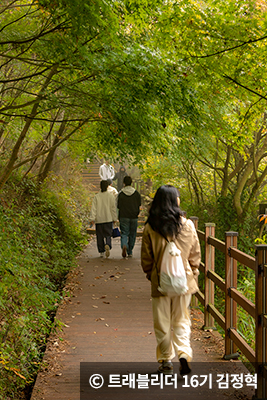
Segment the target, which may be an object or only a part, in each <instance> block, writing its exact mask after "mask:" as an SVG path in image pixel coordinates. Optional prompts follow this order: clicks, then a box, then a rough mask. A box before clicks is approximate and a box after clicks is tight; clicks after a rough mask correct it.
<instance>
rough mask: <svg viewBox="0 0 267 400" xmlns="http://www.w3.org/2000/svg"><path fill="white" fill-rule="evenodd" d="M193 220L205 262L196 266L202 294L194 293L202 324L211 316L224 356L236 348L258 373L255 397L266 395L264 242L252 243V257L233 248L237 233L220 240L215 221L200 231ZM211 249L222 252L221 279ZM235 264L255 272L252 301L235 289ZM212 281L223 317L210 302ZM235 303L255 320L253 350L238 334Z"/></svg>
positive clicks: (208, 322) (209, 321)
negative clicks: (222, 304)
mask: <svg viewBox="0 0 267 400" xmlns="http://www.w3.org/2000/svg"><path fill="white" fill-rule="evenodd" d="M193 222H194V224H195V227H196V229H197V234H198V237H199V240H200V241H203V242H204V243H205V263H203V262H201V264H200V268H199V270H200V272H202V273H204V275H205V282H204V284H205V287H204V293H201V292H200V291H198V292H197V293H196V294H195V297H196V298H197V299H198V300H199V301H200V303H201V304H202V305H203V306H204V318H205V325H204V327H207V325H211V327H212V322H213V319H214V320H215V321H216V322H217V323H218V324H219V325H220V326H221V327H222V328H223V329H224V331H225V358H226V359H230V358H231V357H232V358H234V357H235V356H236V355H237V354H238V353H235V351H236V349H237V348H238V349H239V350H240V351H241V352H242V353H243V354H244V355H245V357H246V358H247V359H248V360H249V361H250V362H251V363H253V364H254V365H255V369H256V373H257V376H258V386H257V389H256V397H255V399H257V398H258V399H260V398H262V399H263V398H267V367H266V363H267V245H257V246H255V248H256V257H252V256H250V255H248V254H246V253H244V252H242V251H240V250H238V249H237V236H238V233H237V232H226V234H225V242H222V241H221V240H219V239H217V238H215V224H206V228H205V232H201V231H200V230H198V220H197V218H196V217H194V221H193ZM215 249H216V250H218V251H220V252H222V253H224V254H225V281H224V280H223V279H222V278H221V277H220V276H219V275H218V274H217V273H216V272H215V271H214V266H215V251H214V250H215ZM237 263H240V264H242V265H244V266H246V267H248V268H250V269H251V270H253V271H254V272H255V277H256V282H255V304H254V303H253V302H252V301H250V300H249V299H247V298H246V297H245V296H244V295H243V294H242V293H241V292H240V291H239V290H237ZM214 284H215V285H216V286H217V287H218V288H220V289H221V290H222V291H224V292H225V316H223V315H222V314H221V313H220V312H219V310H218V309H217V308H216V307H215V305H214V288H213V285H214ZM237 304H238V305H239V306H240V307H242V308H243V309H244V310H245V311H246V312H247V313H248V314H249V315H251V316H252V317H253V318H254V319H255V324H256V329H255V342H256V346H255V351H254V350H253V349H252V348H251V347H250V346H249V344H248V343H246V341H245V339H244V338H243V337H242V336H241V335H240V334H239V333H238V326H237ZM209 314H210V315H211V316H212V319H211V318H210V317H209Z"/></svg>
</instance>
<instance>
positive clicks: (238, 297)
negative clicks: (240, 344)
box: [229, 288, 256, 319]
mask: <svg viewBox="0 0 267 400" xmlns="http://www.w3.org/2000/svg"><path fill="white" fill-rule="evenodd" d="M229 296H230V297H231V298H232V299H234V300H235V301H236V302H237V303H238V304H239V305H240V306H241V307H242V308H243V309H244V310H245V311H247V312H248V313H249V314H250V315H251V316H252V317H253V318H254V319H255V318H256V310H255V304H253V303H252V301H250V300H248V299H247V298H246V297H245V296H243V294H242V293H240V292H239V291H238V290H236V289H234V288H230V289H229Z"/></svg>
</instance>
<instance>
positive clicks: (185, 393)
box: [31, 238, 254, 400]
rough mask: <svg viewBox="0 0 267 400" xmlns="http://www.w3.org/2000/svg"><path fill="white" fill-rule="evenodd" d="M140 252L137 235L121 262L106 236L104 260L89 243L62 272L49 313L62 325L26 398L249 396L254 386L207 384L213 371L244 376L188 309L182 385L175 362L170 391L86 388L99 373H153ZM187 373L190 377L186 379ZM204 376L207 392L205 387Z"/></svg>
mask: <svg viewBox="0 0 267 400" xmlns="http://www.w3.org/2000/svg"><path fill="white" fill-rule="evenodd" d="M140 247H141V238H138V239H137V243H136V246H135V248H134V257H133V258H131V259H122V257H121V249H120V241H119V239H113V249H112V250H111V256H110V258H108V259H101V258H99V255H98V253H97V250H96V244H95V242H94V241H92V242H91V243H89V244H88V246H87V247H86V248H85V250H84V252H83V253H82V254H81V255H80V256H79V257H78V260H77V262H78V266H77V269H75V270H74V271H72V272H71V273H70V274H69V277H68V281H67V285H66V288H65V291H66V295H65V297H64V299H63V301H62V304H60V306H59V308H58V311H57V315H56V318H57V319H58V320H60V321H62V323H63V326H62V331H59V332H57V333H55V334H52V335H51V336H50V338H49V341H48V345H47V349H46V353H45V357H44V362H43V366H42V369H41V372H40V373H39V375H38V377H37V380H36V383H35V387H34V390H33V393H32V397H31V400H85V399H90V400H94V399H100V400H105V399H106V398H107V399H109V400H113V399H114V400H115V399H116V400H117V399H127V400H130V399H132V398H134V399H146V400H150V399H153V400H155V399H164V400H165V399H176V398H178V397H179V400H180V399H181V400H183V399H189V398H192V396H195V398H196V399H205V400H207V399H227V396H231V397H232V398H234V399H251V398H252V395H253V394H254V388H251V387H248V386H247V385H244V387H243V388H242V389H234V388H233V387H231V385H230V386H229V389H227V390H223V389H219V388H218V383H216V384H215V382H216V379H217V378H218V377H217V374H226V373H229V374H239V375H240V373H242V372H243V373H245V374H246V373H248V371H247V370H246V369H245V368H244V367H243V365H242V364H241V363H240V362H236V361H235V362H232V361H224V360H222V356H223V340H222V339H221V338H220V337H219V335H218V333H216V332H215V333H214V332H205V331H203V330H201V329H200V328H201V326H203V319H202V314H201V312H200V311H198V310H191V314H192V346H193V352H194V363H193V369H192V373H191V374H190V375H189V376H188V381H186V380H185V379H184V378H182V377H180V375H179V362H178V360H176V361H175V360H174V372H175V374H177V377H176V375H175V379H177V382H176V385H177V389H175V390H176V392H174V386H175V385H174V383H172V385H169V386H168V387H167V388H166V387H164V389H160V385H155V386H153V390H154V391H153V390H152V389H151V388H150V389H149V390H145V389H143V390H142V389H135V390H133V389H132V390H131V389H129V386H128V387H124V388H114V387H112V388H111V387H109V388H107V387H106V388H104V387H103V388H101V389H98V390H96V389H91V387H90V386H89V384H88V378H89V377H90V376H91V375H92V374H93V373H95V371H100V372H99V373H102V375H103V374H104V375H105V374H106V375H107V374H116V373H117V374H119V373H118V371H123V374H126V373H127V372H128V373H130V372H131V371H132V370H131V368H135V369H136V377H137V373H138V374H143V375H145V374H153V373H155V372H156V370H157V367H158V364H157V362H156V358H155V353H156V351H155V348H156V339H155V335H154V331H153V323H152V312H151V299H150V283H149V282H148V281H147V280H146V279H145V275H144V273H143V272H142V269H141V265H140ZM85 362H86V363H89V364H87V365H86V367H87V369H86V371H85V369H84V368H83V369H82V372H83V375H84V373H85V383H84V385H83V387H82V392H81V393H82V394H81V395H80V363H85ZM99 363H100V364H99ZM83 366H84V365H83ZM138 368H139V369H138ZM113 371H114V372H113ZM116 371H117V372H116ZM125 371H126V372H125ZM193 375H197V378H196V380H191V381H190V379H191V378H192V376H193ZM200 375H202V377H200ZM204 376H206V378H205V377H204ZM192 379H194V378H192ZM205 379H207V382H206V383H205V384H204V383H203V382H204V380H205ZM210 379H211V381H213V383H212V389H210V388H209V385H211V383H210V382H211V381H210ZM197 381H198V383H197ZM186 383H187V386H185V384H186ZM202 383H203V385H200V384H202ZM135 384H136V385H137V382H136V383H135ZM183 385H184V386H183ZM193 386H195V387H193ZM136 387H137V386H136ZM177 393H178V394H179V395H178V396H177ZM131 396H133V397H131Z"/></svg>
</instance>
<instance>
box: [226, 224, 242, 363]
mask: <svg viewBox="0 0 267 400" xmlns="http://www.w3.org/2000/svg"><path fill="white" fill-rule="evenodd" d="M237 236H238V232H225V355H224V358H225V359H228V360H229V359H231V358H237V357H238V356H239V353H237V347H236V344H235V343H234V342H233V340H232V339H230V329H236V327H237V304H236V302H235V301H234V300H233V299H231V297H230V293H229V289H230V288H235V289H236V287H237V261H236V260H234V259H233V258H232V257H230V255H229V247H235V248H237Z"/></svg>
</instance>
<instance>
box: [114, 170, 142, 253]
mask: <svg viewBox="0 0 267 400" xmlns="http://www.w3.org/2000/svg"><path fill="white" fill-rule="evenodd" d="M123 183H124V188H123V189H122V190H121V191H120V193H119V194H118V203H117V207H118V209H119V221H120V230H121V248H122V257H123V258H126V256H127V254H128V257H132V255H133V248H134V245H135V239H136V231H137V222H138V215H139V212H140V206H141V195H140V193H139V192H138V191H137V190H135V189H134V188H133V187H132V186H131V184H132V178H131V177H130V176H125V177H124V179H123Z"/></svg>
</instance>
